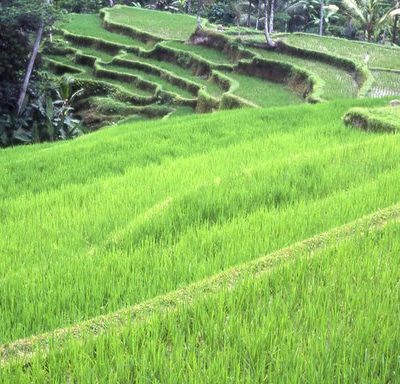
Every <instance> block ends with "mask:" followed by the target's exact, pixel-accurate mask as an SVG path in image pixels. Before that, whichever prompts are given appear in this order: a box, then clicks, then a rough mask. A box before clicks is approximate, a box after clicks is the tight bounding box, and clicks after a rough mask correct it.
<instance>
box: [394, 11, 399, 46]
mask: <svg viewBox="0 0 400 384" xmlns="http://www.w3.org/2000/svg"><path fill="white" fill-rule="evenodd" d="M398 21H399V16H398V15H396V16H395V17H394V21H393V33H392V43H393V44H396V40H397V23H398Z"/></svg>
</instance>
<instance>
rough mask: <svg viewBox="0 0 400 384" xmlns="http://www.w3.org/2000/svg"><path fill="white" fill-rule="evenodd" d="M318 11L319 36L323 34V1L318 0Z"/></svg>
mask: <svg viewBox="0 0 400 384" xmlns="http://www.w3.org/2000/svg"><path fill="white" fill-rule="evenodd" d="M319 4H320V11H319V35H320V36H322V35H323V34H324V0H320V2H319Z"/></svg>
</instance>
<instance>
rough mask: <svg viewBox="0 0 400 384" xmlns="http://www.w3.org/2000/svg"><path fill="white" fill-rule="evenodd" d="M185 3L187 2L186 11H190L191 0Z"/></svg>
mask: <svg viewBox="0 0 400 384" xmlns="http://www.w3.org/2000/svg"><path fill="white" fill-rule="evenodd" d="M186 4H187V8H186V12H187V13H189V14H190V13H192V0H188V1H187V2H186Z"/></svg>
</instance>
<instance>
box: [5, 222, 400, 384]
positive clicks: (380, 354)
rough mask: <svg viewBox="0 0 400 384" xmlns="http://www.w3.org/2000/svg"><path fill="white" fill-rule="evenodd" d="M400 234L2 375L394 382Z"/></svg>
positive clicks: (309, 261) (359, 242) (296, 266)
mask: <svg viewBox="0 0 400 384" xmlns="http://www.w3.org/2000/svg"><path fill="white" fill-rule="evenodd" d="M399 238H400V225H399V224H392V225H390V226H389V227H387V228H386V229H384V230H380V231H378V232H369V233H368V232H367V233H363V234H359V235H358V236H356V237H355V238H354V239H352V240H348V241H347V242H344V243H341V244H338V245H336V246H331V247H330V248H328V249H326V250H324V251H322V252H318V253H316V254H311V257H300V258H298V259H296V260H295V261H294V262H293V263H290V264H288V265H287V264H286V265H285V264H284V265H283V266H279V267H278V268H277V269H275V270H272V271H271V272H270V273H269V274H264V275H262V276H259V277H258V279H254V277H248V278H247V279H245V280H244V281H243V282H241V283H240V284H239V285H238V286H236V287H235V288H234V290H221V291H220V292H219V293H218V294H216V295H214V297H211V298H210V297H206V298H204V299H201V300H198V301H197V302H195V303H193V304H190V305H185V304H181V305H180V306H179V307H178V308H177V309H176V311H173V312H171V311H170V312H167V313H166V314H162V313H160V314H156V315H154V316H153V317H152V318H151V319H149V320H148V321H147V322H144V323H140V322H139V323H136V324H133V325H130V326H125V327H123V328H121V329H118V330H117V331H115V330H114V331H112V332H109V333H107V334H105V335H102V336H99V337H98V338H97V339H91V338H86V339H85V343H84V344H82V343H81V342H80V341H79V342H76V341H73V340H71V341H70V342H69V343H67V345H66V347H65V348H64V349H63V350H62V352H61V351H59V350H57V349H55V350H52V351H51V352H50V354H49V356H48V357H46V358H40V357H39V358H35V359H34V360H33V362H32V363H31V364H30V365H29V366H28V367H27V368H24V369H22V368H21V366H20V365H11V366H8V367H7V368H6V369H4V371H3V375H2V378H3V380H4V382H11V381H15V380H17V381H18V382H19V383H31V382H34V381H37V380H39V381H40V380H49V381H51V382H65V380H67V378H68V380H77V381H78V382H80V381H90V382H97V381H98V380H102V381H103V382H135V383H147V382H149V381H150V382H162V383H171V384H172V383H210V382H218V383H238V382H241V383H261V382H265V381H266V380H267V381H268V382H271V383H289V382H299V381H304V382H307V383H321V382H324V383H337V382H368V383H382V382H397V381H398V379H399V373H398V368H399V362H398V359H397V354H398V350H397V348H398V343H397V341H398V339H399V337H400V333H399V328H398V326H397V323H398V317H399V315H400V306H399V302H400V296H399V290H398V281H399V279H400V274H399V270H400V269H399V267H400V258H399V255H400V241H399ZM372 286H373V289H371V287H372ZM310 361H312V362H313V364H310ZM0 380H1V379H0Z"/></svg>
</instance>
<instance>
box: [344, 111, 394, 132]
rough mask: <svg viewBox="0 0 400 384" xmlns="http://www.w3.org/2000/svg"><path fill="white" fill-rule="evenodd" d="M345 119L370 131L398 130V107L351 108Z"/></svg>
mask: <svg viewBox="0 0 400 384" xmlns="http://www.w3.org/2000/svg"><path fill="white" fill-rule="evenodd" d="M345 121H346V122H348V123H349V124H351V125H355V126H357V127H360V128H363V129H366V130H370V131H384V132H392V133H393V132H394V133H396V132H400V107H392V106H386V107H381V108H351V109H350V110H349V111H348V113H347V114H346V116H345Z"/></svg>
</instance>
